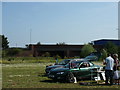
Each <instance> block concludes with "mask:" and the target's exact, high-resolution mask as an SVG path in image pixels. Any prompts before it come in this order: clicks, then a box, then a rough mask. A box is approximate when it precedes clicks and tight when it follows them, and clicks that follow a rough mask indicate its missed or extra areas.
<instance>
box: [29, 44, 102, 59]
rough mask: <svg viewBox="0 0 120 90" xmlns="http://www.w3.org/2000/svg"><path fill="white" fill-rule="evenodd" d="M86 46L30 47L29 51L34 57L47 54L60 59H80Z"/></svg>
mask: <svg viewBox="0 0 120 90" xmlns="http://www.w3.org/2000/svg"><path fill="white" fill-rule="evenodd" d="M83 46H84V45H33V44H31V45H29V49H30V50H31V51H32V53H33V56H34V57H37V56H42V55H43V54H45V53H46V52H49V53H50V56H51V57H53V56H55V55H59V56H60V57H62V58H64V57H65V56H66V57H79V56H80V52H81V49H82V47H83ZM93 47H94V48H95V49H100V48H102V46H99V45H95V46H93Z"/></svg>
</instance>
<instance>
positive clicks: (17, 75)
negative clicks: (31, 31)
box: [2, 63, 118, 88]
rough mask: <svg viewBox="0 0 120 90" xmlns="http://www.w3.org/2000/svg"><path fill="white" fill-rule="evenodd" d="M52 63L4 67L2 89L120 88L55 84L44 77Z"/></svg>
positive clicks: (114, 86) (116, 86)
mask: <svg viewBox="0 0 120 90" xmlns="http://www.w3.org/2000/svg"><path fill="white" fill-rule="evenodd" d="M49 64H51V63H20V64H3V65H2V88H118V85H113V86H105V85H98V84H90V85H80V84H79V83H80V82H83V81H79V82H78V83H76V84H75V83H60V82H53V81H52V80H51V79H49V78H47V77H46V76H44V73H45V71H44V70H45V66H46V65H49Z"/></svg>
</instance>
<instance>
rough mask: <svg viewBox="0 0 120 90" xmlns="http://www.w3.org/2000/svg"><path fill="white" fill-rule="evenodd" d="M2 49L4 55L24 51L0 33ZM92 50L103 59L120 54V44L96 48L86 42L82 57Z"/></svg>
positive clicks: (48, 54)
mask: <svg viewBox="0 0 120 90" xmlns="http://www.w3.org/2000/svg"><path fill="white" fill-rule="evenodd" d="M37 45H41V43H40V42H38V43H37ZM56 45H67V44H65V42H63V43H57V44H56ZM0 49H1V50H2V56H3V57H7V56H15V55H17V54H18V53H20V52H22V51H23V50H22V49H20V48H12V49H10V48H9V41H8V38H7V37H5V36H4V35H0ZM92 52H100V53H101V54H102V57H101V58H102V59H104V58H106V56H107V54H108V53H117V54H118V55H119V56H120V46H117V45H115V44H114V43H112V42H107V44H105V45H104V46H103V48H102V49H100V50H96V49H95V48H94V47H93V45H92V44H91V43H89V44H84V46H83V48H82V49H81V52H80V57H81V58H82V57H86V56H88V55H89V54H90V53H92ZM45 56H50V53H49V52H47V53H46V54H45Z"/></svg>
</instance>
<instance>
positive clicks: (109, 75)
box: [103, 54, 114, 85]
mask: <svg viewBox="0 0 120 90" xmlns="http://www.w3.org/2000/svg"><path fill="white" fill-rule="evenodd" d="M103 64H104V65H106V66H105V77H106V81H105V84H107V85H108V84H109V83H108V81H109V79H110V85H112V84H113V74H114V72H113V67H114V59H113V58H112V57H111V54H108V57H107V58H106V59H105V62H104V63H103Z"/></svg>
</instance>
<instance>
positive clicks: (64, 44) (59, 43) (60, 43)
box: [56, 42, 67, 45]
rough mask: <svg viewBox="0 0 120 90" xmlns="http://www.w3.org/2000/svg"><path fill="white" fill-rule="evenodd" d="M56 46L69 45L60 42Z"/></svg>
mask: <svg viewBox="0 0 120 90" xmlns="http://www.w3.org/2000/svg"><path fill="white" fill-rule="evenodd" d="M56 45H67V44H66V43H65V42H59V43H57V44H56Z"/></svg>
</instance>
